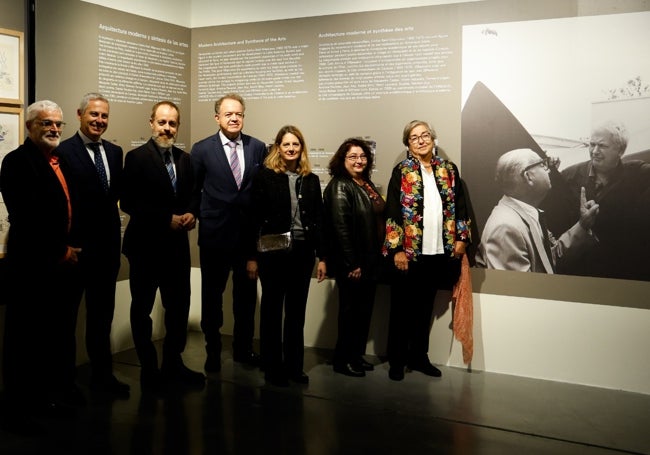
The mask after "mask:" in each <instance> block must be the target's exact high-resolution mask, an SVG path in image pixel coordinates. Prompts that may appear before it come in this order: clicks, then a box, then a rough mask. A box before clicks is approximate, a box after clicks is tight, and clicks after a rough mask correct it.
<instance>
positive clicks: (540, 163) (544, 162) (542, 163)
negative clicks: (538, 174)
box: [521, 158, 548, 175]
mask: <svg viewBox="0 0 650 455" xmlns="http://www.w3.org/2000/svg"><path fill="white" fill-rule="evenodd" d="M536 166H542V169H544V170H545V171H548V158H545V159H543V160H541V161H537V162H536V163H533V164H529V165H528V166H526V167H525V168H524V169H523V170H522V171H521V175H524V172H526V171H530V170H531V169H532V168H534V167H536Z"/></svg>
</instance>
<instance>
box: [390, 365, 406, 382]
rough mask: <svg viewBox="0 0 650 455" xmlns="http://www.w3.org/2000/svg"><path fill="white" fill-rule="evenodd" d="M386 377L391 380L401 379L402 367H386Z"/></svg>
mask: <svg viewBox="0 0 650 455" xmlns="http://www.w3.org/2000/svg"><path fill="white" fill-rule="evenodd" d="M388 377H389V378H391V379H392V380H393V381H401V380H402V379H404V367H390V368H389V369H388Z"/></svg>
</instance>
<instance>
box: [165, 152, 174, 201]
mask: <svg viewBox="0 0 650 455" xmlns="http://www.w3.org/2000/svg"><path fill="white" fill-rule="evenodd" d="M165 167H166V168H167V173H168V174H169V180H171V182H172V187H173V188H174V192H176V173H175V172H174V164H173V163H172V154H171V152H170V151H169V150H167V151H166V152H165Z"/></svg>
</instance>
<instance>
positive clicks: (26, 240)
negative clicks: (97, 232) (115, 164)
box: [0, 138, 74, 276]
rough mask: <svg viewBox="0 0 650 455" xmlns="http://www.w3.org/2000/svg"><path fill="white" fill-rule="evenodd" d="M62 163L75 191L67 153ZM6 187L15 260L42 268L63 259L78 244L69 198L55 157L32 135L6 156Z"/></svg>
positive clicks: (2, 177)
mask: <svg viewBox="0 0 650 455" xmlns="http://www.w3.org/2000/svg"><path fill="white" fill-rule="evenodd" d="M60 167H61V171H62V172H63V174H64V176H65V178H66V183H67V184H68V190H69V193H70V195H71V197H73V195H74V185H73V182H72V179H71V178H70V177H69V170H68V168H67V165H66V162H65V159H64V158H61V159H60ZM0 190H1V191H2V197H3V199H4V202H5V205H6V206H7V211H8V212H9V223H10V226H9V234H8V237H7V260H8V261H9V266H10V267H11V268H12V269H13V268H15V267H19V268H21V267H22V268H25V267H26V268H28V269H29V270H30V271H31V272H30V273H34V274H36V273H42V271H43V269H48V268H50V267H54V266H55V265H57V264H58V263H59V262H60V261H61V260H62V259H63V258H64V257H65V254H66V252H67V247H68V245H71V246H74V245H72V244H71V243H70V236H69V233H68V203H67V200H66V196H65V192H64V191H63V187H62V186H61V183H60V182H59V179H58V178H57V176H56V174H55V173H54V171H53V170H52V167H51V166H50V163H49V162H48V160H47V159H46V158H45V156H44V155H43V153H42V152H41V151H40V150H39V149H38V148H37V147H36V145H35V144H34V143H33V142H32V141H31V139H29V138H27V139H26V140H25V143H24V144H23V145H21V146H20V147H18V148H17V149H16V150H14V151H13V152H10V153H9V154H7V156H5V158H4V160H3V161H2V169H1V170H0ZM73 216H74V213H73ZM34 276H37V275H34Z"/></svg>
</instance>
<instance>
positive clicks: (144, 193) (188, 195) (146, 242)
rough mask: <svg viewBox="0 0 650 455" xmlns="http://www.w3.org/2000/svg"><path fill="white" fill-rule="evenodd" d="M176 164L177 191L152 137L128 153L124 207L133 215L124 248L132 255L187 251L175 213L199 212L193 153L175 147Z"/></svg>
mask: <svg viewBox="0 0 650 455" xmlns="http://www.w3.org/2000/svg"><path fill="white" fill-rule="evenodd" d="M172 155H173V157H174V163H175V165H176V179H177V181H176V193H174V188H173V187H172V183H171V181H170V179H169V174H167V169H166V168H165V163H164V162H163V159H162V156H161V155H160V152H159V151H158V148H157V147H156V144H155V142H154V141H153V139H149V141H148V142H147V143H146V144H144V145H142V146H140V147H138V148H136V149H134V150H131V151H130V152H129V153H127V154H126V158H125V162H124V180H123V187H122V188H123V189H122V195H121V203H120V205H121V208H122V210H123V211H124V212H126V213H128V214H129V216H130V219H129V224H128V225H127V227H126V231H125V233H124V242H123V245H122V251H123V252H124V254H125V255H126V256H127V257H129V258H131V257H134V256H139V257H141V258H146V257H148V256H154V257H155V256H156V255H157V254H160V253H161V252H164V251H165V250H168V251H171V249H170V248H174V249H175V250H176V251H184V250H183V248H184V247H185V246H186V245H187V255H189V240H188V236H187V232H186V231H174V230H172V229H171V227H170V224H171V220H172V215H182V214H184V213H188V212H189V213H192V214H194V216H196V214H197V211H198V210H197V208H198V203H197V202H196V201H195V200H194V199H193V192H192V188H193V184H194V178H193V174H192V167H191V164H190V155H189V154H188V153H185V152H184V151H183V150H181V149H179V148H177V147H173V148H172Z"/></svg>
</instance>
